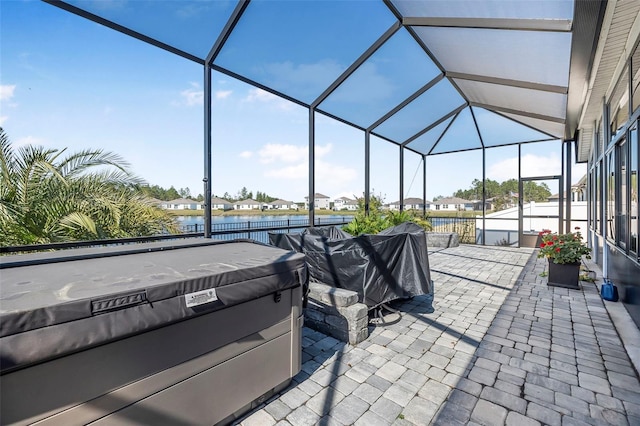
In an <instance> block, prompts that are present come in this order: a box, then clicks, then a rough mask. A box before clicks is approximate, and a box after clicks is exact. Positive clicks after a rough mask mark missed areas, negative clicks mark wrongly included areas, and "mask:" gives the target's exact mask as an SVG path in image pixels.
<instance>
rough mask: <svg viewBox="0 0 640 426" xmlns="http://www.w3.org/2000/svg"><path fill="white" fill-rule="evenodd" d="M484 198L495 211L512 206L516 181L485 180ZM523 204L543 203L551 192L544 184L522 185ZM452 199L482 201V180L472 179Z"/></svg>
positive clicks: (515, 194)
mask: <svg viewBox="0 0 640 426" xmlns="http://www.w3.org/2000/svg"><path fill="white" fill-rule="evenodd" d="M485 190H486V198H487V199H489V198H491V199H493V202H494V205H495V208H496V210H500V209H501V208H502V207H504V206H505V205H507V204H513V202H514V199H516V198H517V196H518V180H517V179H509V180H506V181H504V182H502V183H499V182H497V181H495V180H491V179H487V180H486V182H485ZM522 190H523V194H522V195H523V202H525V203H527V202H530V201H536V202H543V201H547V200H548V198H549V197H550V196H551V191H550V190H549V187H548V186H547V184H546V183H544V182H542V183H536V182H533V181H527V182H524V184H523V188H522ZM453 196H454V197H458V198H463V199H465V200H481V199H482V180H480V179H474V180H473V182H471V187H470V188H469V189H459V190H457V191H456V192H454V193H453ZM434 201H436V200H434Z"/></svg>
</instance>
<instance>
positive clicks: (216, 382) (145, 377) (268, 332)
mask: <svg viewBox="0 0 640 426" xmlns="http://www.w3.org/2000/svg"><path fill="white" fill-rule="evenodd" d="M0 268H2V269H1V270H0V279H1V280H2V285H1V286H0V395H2V397H1V398H0V423H1V424H31V423H35V422H40V423H38V424H45V425H72V424H89V423H90V424H119V425H122V424H155V425H161V424H174V425H181V424H182V425H199V424H203V425H204V424H206V425H212V424H217V423H229V422H231V421H232V420H234V419H235V418H237V417H239V416H241V415H242V414H244V413H245V412H247V411H248V410H250V409H251V408H253V407H255V406H257V405H259V404H260V403H262V402H263V401H264V400H265V399H267V398H268V397H269V396H270V395H272V394H274V393H277V392H279V391H280V390H282V389H283V388H285V387H286V386H287V385H288V384H289V382H290V381H291V378H292V377H293V376H294V375H296V374H297V373H298V372H299V371H300V356H301V354H300V351H301V327H302V321H303V319H302V309H301V304H302V294H303V287H305V286H306V284H307V271H306V266H305V261H304V255H302V254H298V253H292V252H288V251H285V250H281V249H278V248H274V247H269V246H265V245H262V244H259V243H255V242H252V241H249V240H246V241H235V242H216V241H211V240H203V239H200V240H194V241H182V242H170V243H167V242H160V243H144V244H136V245H127V246H120V247H109V248H90V249H74V250H66V251H61V252H53V253H38V254H28V255H20V256H6V257H3V258H0Z"/></svg>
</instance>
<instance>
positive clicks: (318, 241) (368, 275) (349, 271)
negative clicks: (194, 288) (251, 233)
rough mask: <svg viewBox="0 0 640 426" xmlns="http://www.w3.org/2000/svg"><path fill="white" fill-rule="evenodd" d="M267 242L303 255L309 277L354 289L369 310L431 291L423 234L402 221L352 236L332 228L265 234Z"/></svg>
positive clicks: (412, 225)
mask: <svg viewBox="0 0 640 426" xmlns="http://www.w3.org/2000/svg"><path fill="white" fill-rule="evenodd" d="M269 240H270V242H271V244H273V245H275V246H277V247H280V248H283V249H286V250H292V251H297V252H300V253H304V254H305V256H306V262H307V266H308V270H309V276H310V280H311V281H316V282H321V283H324V284H328V285H331V286H333V287H339V288H344V289H348V290H352V291H355V292H357V293H358V296H359V301H360V302H362V303H364V304H366V305H367V306H368V307H369V309H372V308H375V307H377V306H379V305H380V304H383V303H387V302H390V301H392V300H396V299H405V298H409V297H414V296H419V295H423V294H429V295H433V284H432V282H431V275H430V271H429V258H428V254H427V236H426V234H425V232H424V230H423V229H422V228H421V227H420V226H418V225H416V224H415V223H411V222H405V223H402V224H400V225H397V226H394V227H391V228H388V229H385V230H384V231H382V232H380V233H379V234H376V235H360V236H357V237H353V236H352V235H350V234H347V233H346V232H344V231H342V230H340V229H339V228H336V227H324V228H308V229H306V230H305V231H303V232H302V233H300V234H277V233H270V234H269Z"/></svg>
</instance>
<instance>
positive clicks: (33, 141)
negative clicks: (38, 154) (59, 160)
mask: <svg viewBox="0 0 640 426" xmlns="http://www.w3.org/2000/svg"><path fill="white" fill-rule="evenodd" d="M12 145H13V147H14V148H19V147H21V146H26V145H33V146H41V145H45V140H44V139H42V138H36V137H35V136H25V137H24V138H20V139H18V140H15V141H13V143H12Z"/></svg>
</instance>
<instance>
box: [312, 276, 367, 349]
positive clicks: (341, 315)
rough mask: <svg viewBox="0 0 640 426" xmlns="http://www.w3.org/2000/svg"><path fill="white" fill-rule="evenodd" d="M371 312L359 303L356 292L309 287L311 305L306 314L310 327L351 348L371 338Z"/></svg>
mask: <svg viewBox="0 0 640 426" xmlns="http://www.w3.org/2000/svg"><path fill="white" fill-rule="evenodd" d="M368 314H369V310H368V309H367V305H365V304H364V303H358V293H356V292H355V291H350V290H345V289H341V288H335V287H331V286H329V285H326V284H322V283H314V282H311V283H309V301H308V303H307V307H306V308H305V312H304V323H305V325H307V326H308V327H310V328H312V329H314V330H317V331H320V332H322V333H325V334H328V335H330V336H333V337H335V338H336V339H339V340H342V341H343V342H349V343H351V344H352V345H355V344H356V343H360V342H362V341H363V340H365V339H366V338H367V337H369V327H368V326H369V315H368Z"/></svg>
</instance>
